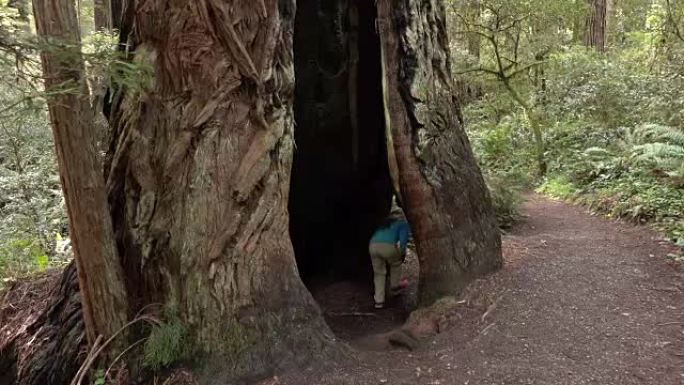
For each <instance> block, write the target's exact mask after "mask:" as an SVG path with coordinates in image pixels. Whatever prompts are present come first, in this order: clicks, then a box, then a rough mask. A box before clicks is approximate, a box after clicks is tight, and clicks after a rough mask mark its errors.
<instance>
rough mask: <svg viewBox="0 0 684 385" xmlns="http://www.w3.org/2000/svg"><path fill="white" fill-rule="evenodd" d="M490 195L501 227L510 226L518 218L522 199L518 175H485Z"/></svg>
mask: <svg viewBox="0 0 684 385" xmlns="http://www.w3.org/2000/svg"><path fill="white" fill-rule="evenodd" d="M485 180H486V182H487V186H488V187H489V192H490V195H491V197H492V203H493V205H494V210H495V212H496V219H497V221H498V223H499V227H500V228H502V229H507V228H510V227H511V226H512V225H513V224H514V223H515V221H516V220H517V219H518V217H519V215H520V212H519V210H518V208H519V206H520V203H521V201H522V196H521V190H522V186H521V182H520V179H519V176H517V175H514V174H513V175H512V174H503V173H501V174H492V175H485Z"/></svg>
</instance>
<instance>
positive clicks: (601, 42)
mask: <svg viewBox="0 0 684 385" xmlns="http://www.w3.org/2000/svg"><path fill="white" fill-rule="evenodd" d="M589 2H590V3H591V5H590V10H589V15H588V16H587V23H586V29H585V35H584V44H585V45H586V46H587V47H593V48H595V49H596V50H597V51H599V52H606V48H607V47H606V32H607V22H606V20H607V14H608V0H589Z"/></svg>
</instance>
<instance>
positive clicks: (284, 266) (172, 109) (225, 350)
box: [107, 0, 332, 381]
mask: <svg viewBox="0 0 684 385" xmlns="http://www.w3.org/2000/svg"><path fill="white" fill-rule="evenodd" d="M294 17H295V4H294V0H285V1H283V0H280V1H279V0H265V1H261V2H246V1H223V0H204V1H196V0H184V1H173V2H168V1H167V0H152V1H147V2H146V3H145V12H136V13H135V16H134V20H133V23H134V24H135V27H136V28H135V33H134V34H133V35H132V36H131V37H130V41H131V42H132V43H133V46H134V47H136V51H135V53H134V55H135V60H137V61H141V62H145V63H147V64H149V65H151V66H152V67H153V68H154V73H155V79H154V85H153V86H152V88H151V89H148V90H145V91H144V92H143V93H142V95H139V94H138V93H137V92H128V93H126V95H125V96H124V98H123V100H122V102H121V103H120V104H119V105H118V106H117V107H115V108H114V111H113V115H112V116H113V121H112V127H113V129H114V132H115V133H116V135H115V137H113V141H114V143H113V145H112V146H111V148H112V150H111V152H112V154H111V157H110V158H111V159H112V161H111V164H109V165H108V167H107V170H108V184H107V187H108V189H109V198H110V202H111V206H112V217H113V219H114V228H115V232H116V239H117V244H118V248H119V251H120V254H121V261H122V263H123V264H124V270H125V276H126V283H127V289H128V294H129V303H130V306H131V311H132V312H137V311H138V310H140V309H142V308H144V307H145V306H147V305H150V304H155V303H159V304H163V305H164V306H165V307H167V308H170V309H174V310H175V311H176V312H177V313H178V316H179V317H180V319H181V320H182V321H183V323H185V324H186V325H187V327H188V330H189V333H190V335H189V336H188V340H187V341H188V345H189V348H190V349H192V350H193V351H194V352H196V354H198V355H199V356H200V357H202V356H203V354H206V356H203V357H204V358H205V359H204V360H203V361H204V364H205V365H206V366H207V368H206V372H207V373H212V376H214V380H215V381H218V379H229V378H234V377H239V376H241V375H243V374H247V373H250V374H254V373H263V372H266V371H268V370H272V369H273V368H274V367H277V366H279V365H286V364H290V363H292V362H293V361H300V362H303V361H305V360H307V359H309V358H310V357H311V356H312V355H315V356H318V355H320V354H321V353H322V352H324V351H326V349H327V348H328V347H329V346H331V345H330V344H331V341H332V339H331V335H330V333H329V330H328V328H327V326H326V325H325V323H324V321H323V318H322V316H321V314H320V311H319V309H318V307H317V305H316V304H315V302H314V301H313V299H312V297H311V295H310V294H309V292H308V291H307V290H306V288H305V287H304V285H303V284H302V282H301V280H300V278H299V276H298V272H297V267H296V263H295V258H294V253H293V250H292V245H291V241H290V238H289V233H288V213H287V202H288V193H289V183H290V169H291V163H292V155H293V149H294V143H293V136H292V134H293V127H294V121H293V112H292V103H293V91H294V66H293V56H292V52H293V51H292V49H293V45H292V35H293V23H294ZM126 28H127V27H126V26H125V25H123V26H122V30H123V29H126Z"/></svg>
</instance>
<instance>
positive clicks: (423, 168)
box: [378, 0, 502, 304]
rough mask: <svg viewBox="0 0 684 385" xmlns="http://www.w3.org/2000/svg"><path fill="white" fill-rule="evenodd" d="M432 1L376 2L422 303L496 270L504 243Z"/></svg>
mask: <svg viewBox="0 0 684 385" xmlns="http://www.w3.org/2000/svg"><path fill="white" fill-rule="evenodd" d="M444 19H445V17H444V9H443V5H442V3H441V2H440V1H437V0H400V1H390V0H379V1H378V24H379V29H380V34H381V38H382V44H383V56H384V61H385V63H384V65H385V67H386V69H385V76H386V77H387V79H386V80H385V81H386V86H387V95H386V96H385V98H386V103H387V108H388V110H389V115H390V122H389V124H390V126H391V127H390V129H391V132H392V138H393V144H394V150H395V153H396V156H397V162H398V168H399V185H400V187H401V192H402V197H403V199H404V204H405V208H406V209H407V216H408V219H409V221H410V223H411V228H412V232H413V235H414V237H415V239H416V241H417V248H418V255H419V259H420V285H419V286H420V298H421V302H422V303H423V304H429V303H430V302H431V301H433V300H434V299H436V298H437V297H439V296H442V295H448V294H454V293H455V292H457V291H458V290H460V289H462V288H463V287H465V285H466V284H467V283H468V282H469V281H470V280H472V279H474V278H475V277H477V276H479V275H482V274H485V273H487V272H489V271H492V270H495V269H497V268H499V267H500V266H501V263H502V258H501V240H500V235H499V230H498V228H497V224H496V219H495V216H494V212H493V209H492V205H491V202H490V198H489V194H488V191H487V188H486V186H485V183H484V180H483V178H482V175H481V173H480V170H479V168H478V166H477V163H476V162H475V158H474V156H473V154H472V150H471V148H470V144H469V142H468V138H467V136H466V134H465V132H464V130H463V127H462V125H461V122H460V118H459V111H458V105H457V103H456V100H455V98H454V94H453V90H452V85H451V74H450V67H449V58H448V53H447V52H448V42H447V37H446V32H445V25H444Z"/></svg>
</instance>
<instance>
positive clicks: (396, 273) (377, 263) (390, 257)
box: [368, 243, 403, 303]
mask: <svg viewBox="0 0 684 385" xmlns="http://www.w3.org/2000/svg"><path fill="white" fill-rule="evenodd" d="M368 252H369V253H370V256H371V262H372V263H373V273H374V277H373V284H374V285H375V302H376V303H384V302H385V284H386V279H387V266H388V265H389V276H390V288H396V287H398V286H399V280H400V279H401V264H402V262H403V261H402V258H401V253H400V252H399V248H398V247H397V245H391V244H389V243H371V244H370V246H369V247H368Z"/></svg>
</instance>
